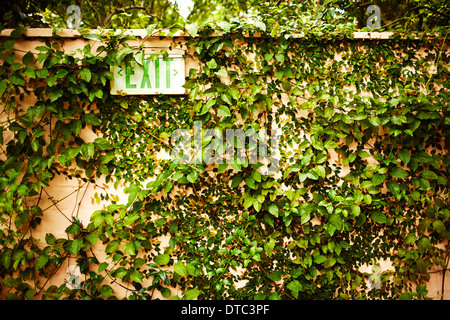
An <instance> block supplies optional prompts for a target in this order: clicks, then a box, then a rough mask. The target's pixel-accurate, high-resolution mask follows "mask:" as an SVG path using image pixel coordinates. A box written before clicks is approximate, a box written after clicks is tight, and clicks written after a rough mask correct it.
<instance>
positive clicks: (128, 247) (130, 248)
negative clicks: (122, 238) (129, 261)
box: [123, 241, 136, 256]
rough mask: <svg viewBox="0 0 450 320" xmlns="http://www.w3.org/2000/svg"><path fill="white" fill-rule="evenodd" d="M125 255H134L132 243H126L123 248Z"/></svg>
mask: <svg viewBox="0 0 450 320" xmlns="http://www.w3.org/2000/svg"><path fill="white" fill-rule="evenodd" d="M123 249H124V251H125V253H128V254H129V255H130V256H134V255H136V250H135V248H134V244H133V242H132V241H130V242H128V243H127V244H126V245H125V246H124V247H123Z"/></svg>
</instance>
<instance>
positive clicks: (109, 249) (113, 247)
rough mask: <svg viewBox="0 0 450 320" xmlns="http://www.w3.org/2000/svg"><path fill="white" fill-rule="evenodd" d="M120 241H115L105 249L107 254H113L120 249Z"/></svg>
mask: <svg viewBox="0 0 450 320" xmlns="http://www.w3.org/2000/svg"><path fill="white" fill-rule="evenodd" d="M119 245H120V241H119V240H113V241H111V242H110V243H108V245H107V246H106V248H105V252H106V253H113V252H115V251H116V250H117V248H119Z"/></svg>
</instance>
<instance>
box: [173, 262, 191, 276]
mask: <svg viewBox="0 0 450 320" xmlns="http://www.w3.org/2000/svg"><path fill="white" fill-rule="evenodd" d="M173 270H174V271H175V272H176V273H178V274H179V275H180V276H182V277H187V275H188V271H187V268H186V266H185V265H184V263H183V262H181V261H178V262H177V263H176V264H175V265H174V266H173Z"/></svg>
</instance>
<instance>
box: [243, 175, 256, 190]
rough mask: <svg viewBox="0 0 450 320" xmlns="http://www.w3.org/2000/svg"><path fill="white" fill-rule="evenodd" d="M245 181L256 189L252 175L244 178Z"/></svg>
mask: <svg viewBox="0 0 450 320" xmlns="http://www.w3.org/2000/svg"><path fill="white" fill-rule="evenodd" d="M245 183H246V184H247V185H248V186H249V187H250V188H252V189H256V185H255V180H254V179H253V178H252V177H247V178H245Z"/></svg>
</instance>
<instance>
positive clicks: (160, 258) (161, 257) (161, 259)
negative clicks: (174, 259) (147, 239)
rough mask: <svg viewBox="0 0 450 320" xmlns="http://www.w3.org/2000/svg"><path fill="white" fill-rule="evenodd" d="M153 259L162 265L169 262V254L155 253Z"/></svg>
mask: <svg viewBox="0 0 450 320" xmlns="http://www.w3.org/2000/svg"><path fill="white" fill-rule="evenodd" d="M153 261H154V262H155V263H156V264H158V265H160V266H164V265H166V264H168V263H169V261H170V255H169V254H167V253H164V254H160V255H157V256H156V257H155V258H153Z"/></svg>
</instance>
